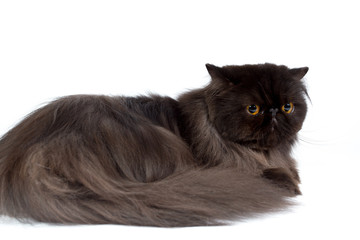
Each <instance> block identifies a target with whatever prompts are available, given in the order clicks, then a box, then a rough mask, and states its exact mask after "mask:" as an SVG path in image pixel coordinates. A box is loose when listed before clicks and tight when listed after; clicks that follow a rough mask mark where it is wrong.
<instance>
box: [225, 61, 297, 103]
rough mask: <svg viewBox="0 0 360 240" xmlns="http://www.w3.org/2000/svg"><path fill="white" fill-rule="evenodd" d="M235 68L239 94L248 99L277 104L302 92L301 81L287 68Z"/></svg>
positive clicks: (233, 74) (233, 76)
mask: <svg viewBox="0 0 360 240" xmlns="http://www.w3.org/2000/svg"><path fill="white" fill-rule="evenodd" d="M240 70H241V71H237V69H234V71H232V74H231V75H228V76H229V77H231V78H232V81H234V82H235V83H236V86H235V89H236V91H237V92H238V94H239V95H240V96H241V97H242V98H243V99H244V100H247V101H249V102H250V101H256V102H261V103H264V104H275V103H278V102H282V101H286V100H287V99H290V98H295V97H296V95H297V94H298V93H299V92H300V91H299V87H300V86H298V85H299V84H298V83H299V82H297V81H295V80H294V79H292V78H291V76H290V75H289V74H288V73H287V72H286V71H285V70H286V69H281V68H280V69H276V68H275V69H274V68H264V67H263V68H261V67H253V68H246V69H245V71H244V69H240Z"/></svg>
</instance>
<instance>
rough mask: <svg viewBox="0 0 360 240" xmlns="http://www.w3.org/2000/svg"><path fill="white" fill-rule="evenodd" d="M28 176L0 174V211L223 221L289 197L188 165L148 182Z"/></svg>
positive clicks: (44, 216) (75, 219) (164, 222)
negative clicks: (184, 170) (33, 178)
mask: <svg viewBox="0 0 360 240" xmlns="http://www.w3.org/2000/svg"><path fill="white" fill-rule="evenodd" d="M29 174H30V176H29V179H28V182H26V181H18V180H16V176H15V175H13V178H10V177H8V178H4V176H2V177H1V182H0V183H1V186H0V187H1V190H0V191H1V192H0V211H1V213H2V214H6V215H9V216H13V217H16V218H18V219H27V218H30V219H34V220H37V221H41V222H53V223H66V224H125V225H142V226H161V227H183V226H199V225H222V224H228V223H230V222H231V221H234V220H235V221H236V220H241V219H242V218H244V217H249V216H253V215H257V214H259V213H266V212H269V211H273V210H280V209H283V208H284V207H286V206H288V205H289V204H290V201H289V198H288V197H290V196H293V195H292V194H291V193H289V192H288V191H286V190H284V189H281V188H279V187H277V186H276V185H273V184H272V183H271V182H270V181H268V180H267V179H264V178H262V177H260V176H259V177H257V176H252V175H246V174H243V173H240V172H239V171H238V170H236V169H224V168H211V169H204V170H194V169H193V170H189V171H187V172H182V173H177V174H174V175H172V176H170V177H167V178H164V179H162V180H160V181H157V182H152V183H131V182H128V183H124V182H122V183H121V182H116V181H114V180H112V179H111V177H104V176H101V173H99V174H98V172H97V171H96V169H93V170H92V172H89V173H88V176H89V178H88V179H83V181H82V184H78V183H75V182H74V183H72V182H71V179H67V180H65V179H64V177H63V176H55V175H49V169H46V168H44V169H43V172H42V173H41V174H43V176H41V177H40V176H35V178H36V181H35V182H32V183H30V182H31V179H32V176H31V173H29ZM34 174H36V175H38V174H39V171H37V172H36V173H34ZM8 176H10V175H8ZM11 183H12V184H13V185H11Z"/></svg>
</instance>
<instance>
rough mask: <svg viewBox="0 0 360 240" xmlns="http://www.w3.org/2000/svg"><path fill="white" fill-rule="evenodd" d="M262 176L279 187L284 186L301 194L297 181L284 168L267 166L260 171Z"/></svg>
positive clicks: (296, 193)
mask: <svg viewBox="0 0 360 240" xmlns="http://www.w3.org/2000/svg"><path fill="white" fill-rule="evenodd" d="M262 177H264V178H266V179H269V180H270V181H272V182H273V183H274V184H276V185H278V186H279V187H282V188H286V189H288V190H289V191H290V192H292V193H294V194H295V195H301V191H300V189H299V186H298V181H297V180H296V179H295V178H293V177H292V175H291V173H290V172H289V171H288V170H286V169H285V168H268V169H265V170H264V171H263V173H262Z"/></svg>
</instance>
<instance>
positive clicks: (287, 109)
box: [281, 102, 294, 113]
mask: <svg viewBox="0 0 360 240" xmlns="http://www.w3.org/2000/svg"><path fill="white" fill-rule="evenodd" d="M281 110H283V112H285V113H292V112H293V111H294V104H293V103H292V102H290V103H286V104H284V105H283V106H282V107H281Z"/></svg>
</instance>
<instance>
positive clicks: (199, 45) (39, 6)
mask: <svg viewBox="0 0 360 240" xmlns="http://www.w3.org/2000/svg"><path fill="white" fill-rule="evenodd" d="M359 10H360V7H359V6H358V4H357V3H356V1H347V0H342V1H305V0H302V1H254V0H253V1H226V0H223V1H210V0H207V1H195V0H191V1H185V0H182V1H169V0H168V1H158V0H151V1H150V0H149V1H145V0H144V1H139V0H131V1H105V0H103V1H90V0H88V1H76V0H70V1H68V0H61V1H50V0H47V1H36V0H35V1H16V0H12V1H1V2H0V135H2V134H4V133H5V132H6V131H7V130H9V129H10V128H11V127H12V126H14V124H16V123H17V122H18V121H20V120H21V119H22V118H23V117H24V116H25V115H26V114H28V113H29V112H31V111H32V110H34V109H36V108H38V107H40V106H42V105H43V104H44V103H46V102H49V101H51V100H52V99H54V98H56V97H60V96H63V95H69V94H79V93H91V94H109V95H136V94H146V93H149V92H153V93H160V94H163V95H170V96H172V97H176V96H177V95H178V94H179V93H181V92H183V91H186V90H187V89H192V88H197V87H201V86H203V85H204V84H206V83H207V82H208V81H209V76H208V74H207V72H206V69H205V67H204V64H205V63H208V62H209V63H213V64H216V65H219V66H222V65H226V64H239V65H241V64H247V63H251V64H256V63H264V62H271V63H276V64H285V65H287V66H289V67H303V66H308V67H309V68H310V71H309V73H308V75H307V76H306V82H307V85H308V88H309V94H310V96H311V99H312V105H310V109H309V114H308V118H307V120H306V123H305V125H304V128H303V130H302V131H301V132H300V138H301V141H300V142H299V144H298V146H297V148H296V149H295V151H294V155H295V156H296V158H297V159H298V162H299V168H300V175H301V177H302V181H303V183H302V186H301V189H302V192H303V196H301V197H299V198H298V199H297V201H298V202H299V205H298V207H295V208H293V209H292V210H291V211H288V212H285V213H279V214H272V215H269V216H264V217H262V218H259V219H251V220H249V221H246V222H241V223H237V224H235V225H233V226H228V227H201V228H179V229H159V228H142V227H124V226H112V225H108V226H55V225H47V224H34V225H29V224H21V223H19V222H17V221H16V220H13V219H9V218H4V217H3V218H0V238H1V239H10V238H12V239H20V238H21V239H26V238H28V239H48V238H51V239H68V238H72V239H75V238H78V239H89V238H90V239H91V238H94V239H99V238H103V239H188V238H197V239H199V238H201V239H207V238H217V239H219V238H220V239H310V238H311V239H328V238H330V237H334V238H337V239H360V233H359V229H358V228H359V226H360V223H359V214H360V207H359V204H360V197H359V189H360V187H359V183H360V181H359V168H360V164H359V162H360V154H359V148H360V142H359V134H360V127H359V122H360V121H359V120H360V117H359V115H360V114H359V94H360V93H359V90H358V89H359V87H358V86H359V84H358V82H359V80H360V79H359V78H360V74H359V73H360V71H359V69H360V66H359V63H360V62H359V56H360V47H359V45H360V37H359V29H360V27H359V25H360V24H359V23H360V14H359Z"/></svg>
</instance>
